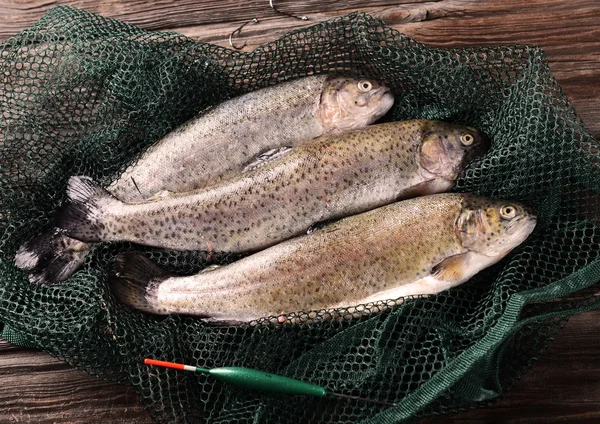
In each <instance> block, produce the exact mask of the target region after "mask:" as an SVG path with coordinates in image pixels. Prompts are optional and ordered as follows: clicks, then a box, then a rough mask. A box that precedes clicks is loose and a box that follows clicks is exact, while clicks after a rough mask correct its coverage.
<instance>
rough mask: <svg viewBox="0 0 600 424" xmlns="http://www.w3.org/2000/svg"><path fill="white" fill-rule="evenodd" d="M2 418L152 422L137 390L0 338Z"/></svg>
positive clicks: (6, 420) (16, 420)
mask: <svg viewBox="0 0 600 424" xmlns="http://www.w3.org/2000/svg"><path fill="white" fill-rule="evenodd" d="M0 381H1V382H2V384H0V399H2V403H1V405H2V407H1V408H0V422H2V423H19V422H21V423H40V424H46V423H48V424H50V423H58V422H59V423H66V422H69V423H82V424H83V423H91V422H94V423H117V422H118V423H127V424H142V423H150V422H151V419H150V415H149V414H148V412H146V410H145V409H144V408H143V407H142V405H141V404H140V402H139V400H138V398H137V395H136V393H135V390H133V389H132V388H130V387H125V386H121V385H118V384H114V383H109V382H106V381H104V380H102V379H100V378H97V377H92V376H90V375H88V374H86V373H84V372H82V371H79V370H76V369H73V368H71V367H70V366H68V365H67V364H65V363H63V362H61V361H59V360H57V359H54V358H52V357H51V356H49V355H48V354H46V353H44V352H39V351H37V350H33V349H26V348H21V347H17V346H13V345H10V344H8V343H7V342H5V341H4V340H0Z"/></svg>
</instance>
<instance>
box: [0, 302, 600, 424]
mask: <svg viewBox="0 0 600 424" xmlns="http://www.w3.org/2000/svg"><path fill="white" fill-rule="evenodd" d="M599 333H600V310H596V311H593V312H588V313H585V314H581V315H578V316H575V317H573V318H572V319H571V320H570V322H569V323H568V324H567V326H566V327H565V329H564V330H563V331H562V332H561V333H560V334H559V335H558V337H557V339H556V341H555V342H554V343H552V344H551V345H550V347H549V348H548V351H547V352H545V353H544V355H543V356H542V358H541V359H540V360H539V361H538V362H537V363H536V364H535V365H534V366H533V368H532V369H531V370H530V371H529V372H528V373H527V374H526V375H525V376H524V377H523V379H522V380H521V381H520V382H518V383H517V384H516V385H515V387H514V388H513V389H512V390H511V391H510V392H508V393H507V394H506V395H504V397H503V398H502V399H500V400H499V401H498V402H497V403H496V404H494V405H492V406H490V407H488V408H485V409H477V410H472V411H469V412H464V413H461V414H458V415H456V416H453V417H441V418H428V419H424V420H422V423H421V424H437V423H448V424H469V423H476V422H479V423H489V422H501V423H504V424H538V423H539V424H544V423H547V424H554V423H556V424H558V423H569V424H577V423H592V422H600V385H599V383H598V382H599V381H600V366H599V365H598V358H600V338H598V337H597V335H598V334H599ZM0 381H2V384H1V385H0V399H2V407H1V408H0V422H3V423H5V422H28V423H40V424H46V423H54V422H69V423H73V424H87V423H89V422H98V423H100V422H101V423H113V422H114V423H117V422H118V423H121V424H146V423H150V422H152V420H151V418H150V415H149V414H148V412H146V411H145V410H144V409H143V407H142V406H141V404H140V402H139V401H138V400H137V398H136V395H135V391H134V390H133V389H132V388H129V387H125V386H121V385H118V384H113V383H107V382H104V381H102V380H100V379H99V378H96V377H92V376H90V375H88V374H86V373H84V372H82V371H78V370H75V369H72V368H70V367H69V366H68V365H66V364H64V363H62V362H60V361H58V360H57V359H54V358H52V357H50V356H48V355H47V354H45V353H42V352H38V351H35V350H32V349H25V348H20V347H15V346H11V345H9V344H8V343H6V342H4V341H0ZM90 417H93V420H91V418H90Z"/></svg>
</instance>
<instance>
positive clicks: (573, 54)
mask: <svg viewBox="0 0 600 424" xmlns="http://www.w3.org/2000/svg"><path fill="white" fill-rule="evenodd" d="M57 4H64V5H70V6H75V7H79V8H82V9H85V10H89V11H92V12H96V13H100V14H102V15H103V16H107V17H115V18H119V19H121V20H123V21H125V22H128V23H132V24H135V25H138V26H140V27H142V28H145V29H148V30H161V31H177V32H180V33H182V34H184V35H187V36H189V37H192V38H194V39H196V40H199V41H206V42H211V43H215V44H218V45H222V46H228V35H229V34H230V33H231V32H232V31H234V30H235V29H236V28H237V27H239V25H240V23H243V22H245V21H248V20H250V19H252V18H253V17H258V18H259V19H261V22H260V23H258V24H250V25H247V26H246V27H244V29H243V32H242V37H243V41H246V42H247V43H248V45H247V46H246V48H245V50H250V49H253V48H255V47H256V46H258V45H259V44H262V43H265V42H268V41H273V40H274V39H276V38H277V37H279V36H281V35H283V34H284V33H286V32H288V31H290V30H292V29H297V28H301V27H303V26H306V25H308V24H313V23H317V22H320V21H324V20H326V19H330V18H332V17H335V16H341V15H344V14H346V13H348V12H350V11H352V10H357V9H360V10H363V11H366V12H370V13H372V14H373V15H374V16H377V17H379V18H381V19H383V20H384V21H385V22H386V23H387V24H388V25H390V26H392V27H393V28H395V29H397V30H399V31H401V32H403V33H405V34H406V35H409V36H411V37H414V38H415V39H416V40H418V41H420V42H423V43H425V44H428V45H431V46H437V47H458V46H475V45H498V44H537V45H540V46H541V47H543V48H544V50H545V52H546V54H547V56H548V59H549V61H550V67H551V69H552V71H553V72H554V74H555V76H556V78H557V80H558V81H559V83H560V84H561V86H562V87H563V89H564V91H565V92H566V93H567V96H568V97H569V99H570V100H571V101H572V102H573V104H574V106H575V108H576V109H577V110H578V112H579V114H580V116H581V117H582V119H583V120H584V122H585V123H586V124H587V125H588V127H589V128H590V130H591V131H592V133H593V134H595V135H596V136H599V135H600V120H599V119H598V115H597V114H595V112H597V111H598V110H600V84H598V81H600V25H598V22H600V7H598V2H597V0H577V1H574V2H573V1H572V2H565V1H563V0H530V1H522V2H515V1H510V0H502V1H464V0H447V1H437V2H435V1H430V2H428V1H423V0H421V1H415V0H404V1H390V0H376V1H369V2H367V1H364V0H351V1H347V2H344V3H343V5H341V3H340V2H337V1H332V0H324V1H320V0H309V1H304V2H294V1H290V0H282V1H278V2H276V5H277V6H278V7H279V8H280V9H281V10H285V11H288V12H292V13H295V14H298V15H300V14H305V15H308V16H309V18H310V21H308V22H305V21H300V20H296V19H293V18H289V17H286V16H281V15H278V14H276V13H275V12H273V11H272V10H271V9H270V8H269V7H268V2H267V1H266V0H251V1H248V2H237V1H235V0H224V1H215V0H200V1H196V0H180V1H174V0H159V1H155V2H152V3H151V4H150V3H147V2H146V1H143V0H134V1H126V0H106V1H102V2H97V1H95V0H69V1H60V2H53V1H47V0H35V1H26V0H20V1H14V0H13V1H10V0H0V22H1V23H2V25H1V26H0V39H5V38H7V37H9V36H10V35H13V34H15V33H16V32H18V31H19V30H21V29H24V28H26V27H27V26H29V25H31V24H32V23H34V22H35V21H36V20H37V19H39V18H40V17H41V16H42V15H43V13H45V12H46V11H47V10H48V9H49V8H50V7H51V6H54V5H57ZM239 42H240V43H241V42H242V40H240V41H239Z"/></svg>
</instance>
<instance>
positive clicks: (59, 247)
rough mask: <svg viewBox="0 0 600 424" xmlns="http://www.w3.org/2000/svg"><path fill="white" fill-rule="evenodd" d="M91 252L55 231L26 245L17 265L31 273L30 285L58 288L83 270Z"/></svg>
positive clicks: (40, 236) (16, 262) (18, 252)
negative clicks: (82, 267)
mask: <svg viewBox="0 0 600 424" xmlns="http://www.w3.org/2000/svg"><path fill="white" fill-rule="evenodd" d="M90 248H91V245H89V244H87V243H83V242H81V241H79V240H75V239H72V238H70V237H67V236H65V235H64V234H61V233H60V232H58V230H56V229H55V230H53V231H47V232H44V233H42V234H40V235H38V236H36V237H34V238H32V239H30V240H28V241H26V242H25V243H23V244H22V245H21V247H19V250H18V251H17V253H16V254H15V265H16V266H17V268H20V269H22V270H24V271H30V272H31V273H30V275H29V281H31V282H32V283H34V284H45V285H50V284H56V283H59V282H61V281H63V280H66V279H67V278H68V277H69V276H70V275H71V274H73V272H75V271H76V270H77V269H78V268H79V267H80V266H81V264H82V263H83V260H84V258H85V256H86V254H87V252H88V251H89V250H90Z"/></svg>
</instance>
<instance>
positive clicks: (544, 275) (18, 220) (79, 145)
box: [0, 7, 600, 423]
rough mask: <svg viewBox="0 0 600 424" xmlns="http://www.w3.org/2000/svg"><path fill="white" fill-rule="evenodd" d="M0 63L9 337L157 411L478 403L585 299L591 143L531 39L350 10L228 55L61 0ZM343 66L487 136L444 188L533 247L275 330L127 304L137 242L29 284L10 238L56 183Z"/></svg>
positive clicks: (341, 409) (41, 217) (427, 411)
mask: <svg viewBox="0 0 600 424" xmlns="http://www.w3.org/2000/svg"><path fill="white" fill-rule="evenodd" d="M0 57H1V58H0V67H1V80H0V112H1V114H0V126H1V127H2V137H1V138H0V150H1V152H0V157H1V158H2V163H1V166H0V234H1V237H0V276H1V277H0V321H1V322H3V323H4V324H5V332H4V336H5V337H7V338H9V339H10V340H14V341H18V342H20V343H27V344H30V345H33V346H36V347H38V348H41V349H43V350H45V351H47V352H48V353H50V354H51V355H54V356H56V357H58V358H61V359H63V360H65V361H67V362H68V363H69V364H71V365H73V366H75V367H77V368H79V369H82V370H85V371H87V372H88V373H90V374H93V375H98V376H101V377H102V378H105V379H109V380H112V381H117V382H120V383H125V384H129V385H131V386H133V387H135V389H136V390H137V392H138V393H139V395H140V397H141V398H142V400H143V402H144V403H145V405H146V406H147V408H148V410H149V411H150V413H151V414H152V416H153V417H154V418H155V419H156V420H157V421H159V422H215V423H227V422H286V423H290V422H294V423H302V422H322V423H338V422H373V423H375V422H386V423H390V422H402V421H405V420H412V419H414V417H415V416H417V417H418V416H427V415H433V414H442V413H451V412H456V411H459V410H462V409H465V408H469V407H473V406H475V405H485V404H486V401H488V400H490V399H493V398H494V397H496V396H498V395H499V394H500V393H501V392H503V391H505V390H507V389H509V388H510V387H511V385H512V384H513V383H514V382H515V381H516V380H517V379H518V378H519V377H520V375H521V374H522V373H523V372H524V371H526V369H527V368H528V367H529V366H530V364H531V361H532V359H533V358H535V357H536V356H538V355H539V354H540V353H541V352H542V351H543V349H544V348H545V346H546V345H547V343H548V342H549V341H550V339H551V338H552V336H553V335H555V334H556V332H557V331H558V330H559V328H560V327H561V325H564V323H565V322H566V319H567V318H568V316H570V315H572V314H574V313H577V312H581V311H585V310H589V309H592V308H595V307H597V306H598V303H599V301H598V297H597V296H596V295H595V293H594V291H593V287H592V286H593V285H594V283H596V282H597V281H598V280H599V279H600V260H599V258H598V256H599V255H600V227H599V225H600V201H599V199H600V197H599V196H600V162H599V160H598V159H599V153H598V149H599V146H598V142H597V141H596V140H595V139H594V138H593V137H592V135H591V134H590V132H589V131H588V129H586V127H585V125H584V124H583V123H582V121H581V119H580V118H579V117H578V116H577V114H576V112H575V110H574V109H573V107H572V105H571V104H570V103H569V101H568V100H567V98H566V96H565V95H564V93H563V92H562V91H561V89H560V87H559V86H558V84H557V82H556V81H555V79H554V78H553V76H552V75H551V73H550V70H549V68H548V64H547V61H546V58H545V56H544V53H543V52H542V51H541V50H540V49H539V48H537V47H533V46H504V47H481V48H454V49H434V48H429V47H426V46H424V45H422V44H419V43H417V42H415V41H414V40H412V39H410V38H408V37H405V36H403V35H402V34H400V33H398V32H397V31H395V30H393V29H391V28H389V27H387V26H385V25H384V24H383V23H382V22H381V21H379V20H377V19H374V18H373V17H371V16H369V15H366V14H364V13H359V12H357V13H352V14H350V15H348V16H344V17H341V18H337V19H333V20H331V21H328V22H324V23H321V24H318V25H315V26H311V27H308V28H305V29H302V30H299V31H294V32H292V33H290V34H288V35H285V36H283V37H282V38H280V39H279V40H277V41H275V42H273V43H269V44H266V45H264V46H261V47H259V48H257V49H256V50H254V51H253V52H250V53H240V52H236V51H232V50H228V49H225V48H222V47H218V46H214V45H210V44H204V43H196V42H194V41H192V40H190V39H188V38H186V37H183V36H181V35H179V34H174V33H152V32H147V31H143V30H141V29H139V28H136V27H134V26H131V25H127V24H124V23H122V22H119V21H116V20H113V19H105V18H102V17H99V16H97V15H94V14H91V13H87V12H84V11H80V10H77V9H72V8H68V7H55V8H53V9H51V10H50V11H49V12H48V13H47V14H46V15H45V16H44V17H43V18H42V19H41V20H40V21H39V22H38V23H37V24H35V25H33V26H32V27H31V28H29V29H27V30H25V31H22V32H21V33H19V34H18V35H16V36H15V37H13V38H11V39H9V40H7V41H6V42H4V44H3V45H2V47H1V53H0ZM335 72H339V73H342V72H343V73H352V74H356V75H367V76H371V77H375V78H378V79H380V80H383V81H385V82H387V83H388V84H390V85H391V86H392V87H393V88H394V90H395V93H396V96H397V97H396V98H397V99H396V103H395V105H394V107H393V109H392V110H391V111H390V112H389V113H388V115H387V117H386V119H388V120H400V119H412V118H428V119H441V120H448V121H451V122H455V123H460V124H467V125H470V126H474V127H476V128H479V129H481V130H482V131H484V132H486V133H487V134H488V135H489V136H490V137H491V139H492V141H493V144H492V149H491V151H490V152H489V153H488V154H487V155H485V156H484V157H483V158H481V159H478V160H476V161H475V162H474V163H473V164H472V165H471V166H470V167H469V169H468V170H467V171H466V172H465V173H464V174H463V176H462V177H461V178H460V179H459V181H458V183H457V185H456V186H455V188H454V190H455V191H458V192H472V193H475V194H479V195H485V196H491V197H494V198H509V199H514V200H518V201H524V202H527V203H528V204H529V205H531V206H532V207H534V208H535V209H536V210H537V212H538V219H539V221H538V226H537V228H536V230H535V231H534V233H533V234H532V235H531V236H530V237H529V239H528V240H527V241H526V242H525V243H524V244H523V245H522V246H521V247H519V248H517V249H516V250H515V251H513V252H512V253H511V254H509V255H508V256H507V257H506V258H505V259H504V260H502V261H501V262H500V263H498V264H497V265H495V266H493V267H491V268H489V269H487V270H485V271H483V272H481V273H480V274H478V275H477V276H475V277H474V278H473V279H472V280H471V281H469V282H468V283H466V284H464V285H462V286H459V287H457V288H454V289H452V290H450V291H448V292H443V293H441V294H439V295H436V296H432V297H429V298H421V299H411V300H409V301H406V302H404V303H403V304H402V305H401V306H399V307H397V308H396V309H394V310H393V311H391V312H390V311H387V312H380V313H375V314H372V315H370V316H369V315H368V314H366V313H365V314H364V315H361V316H360V317H358V318H354V319H349V320H322V321H318V320H317V322H315V323H313V324H310V325H307V324H294V323H293V322H294V321H295V319H294V315H293V314H292V315H290V316H289V318H288V319H289V321H288V322H287V323H286V324H284V325H277V324H272V323H271V322H269V321H266V320H265V321H263V322H255V323H253V325H245V326H224V327H215V326H211V325H206V324H204V323H203V322H202V321H200V320H198V319H195V318H190V317H184V316H169V317H155V316H150V315H145V314H141V313H138V312H135V311H133V310H130V309H127V308H126V307H124V306H122V305H121V304H119V303H117V302H116V300H115V298H114V297H113V296H112V294H111V293H110V292H109V290H108V288H107V287H108V285H107V279H108V277H109V275H110V269H111V266H112V263H113V262H114V258H115V255H116V254H117V253H119V252H124V251H133V250H140V247H138V246H133V245H132V244H129V243H107V244H103V245H99V246H96V247H95V248H94V250H93V252H92V254H91V255H90V256H89V257H87V258H86V262H85V264H84V267H83V268H82V270H80V271H79V272H77V273H76V274H74V275H73V276H72V277H71V278H70V279H69V280H68V281H67V282H65V283H64V284H61V285H55V286H34V285H31V284H30V283H29V282H28V280H27V275H26V273H24V272H22V271H20V270H18V269H17V268H16V267H15V265H14V261H13V258H14V254H15V252H16V250H17V248H18V246H19V245H20V244H21V243H23V242H24V241H26V240H27V239H29V238H30V237H32V236H34V235H36V234H38V233H40V232H41V231H42V230H44V229H48V228H51V225H52V219H53V211H54V210H55V208H56V207H57V205H58V204H59V203H60V202H61V200H62V199H63V196H64V193H65V187H66V183H67V180H68V178H69V176H71V175H88V176H90V177H92V178H94V179H97V180H99V181H101V182H102V183H104V184H108V183H109V182H110V181H111V179H112V178H114V177H115V176H116V175H118V174H119V172H121V171H122V170H123V169H125V167H126V166H127V165H128V164H129V163H131V162H132V161H133V160H134V159H135V157H136V155H137V154H138V153H140V152H141V151H143V150H144V149H145V148H146V147H148V146H149V145H150V144H151V143H152V142H153V141H155V140H157V139H158V138H159V137H161V136H162V135H164V134H165V133H167V132H168V131H169V130H171V129H173V128H174V127H175V126H177V125H178V124H180V123H182V122H184V121H185V120H187V119H189V118H190V117H192V116H193V115H195V114H197V113H199V112H201V111H202V110H205V109H206V108H208V107H210V106H211V105H214V104H216V103H218V102H220V101H222V100H224V99H226V98H230V97H232V96H234V95H237V94H241V93H243V92H246V91H249V90H254V89H257V88H260V87H264V86H267V85H271V84H276V83H277V82H280V81H285V80H289V79H292V78H297V77H301V76H306V75H310V74H314V73H335ZM141 250H142V251H144V252H146V253H147V254H148V256H150V257H151V258H152V259H153V260H154V261H155V262H157V263H158V264H160V265H162V266H164V267H166V268H168V269H169V270H171V271H176V272H182V273H191V272H197V271H199V270H201V269H202V268H203V267H204V266H205V265H206V264H207V263H209V261H208V259H210V262H211V263H226V262H228V261H231V260H233V259H234V257H233V256H227V255H221V256H217V257H213V258H207V257H206V255H205V254H203V253H196V252H173V251H164V250H160V249H152V248H142V249H141ZM365 253H366V254H368V251H367V252H365ZM365 312H368V310H367V311H365ZM321 313H322V312H321ZM143 357H154V358H160V359H164V360H170V361H176V362H183V363H189V364H194V365H197V366H200V367H206V368H212V367H217V366H244V367H250V368H256V369H260V370H264V371H268V372H272V373H276V374H281V375H285V376H289V377H293V378H297V379H300V380H303V381H306V382H311V383H315V384H319V385H324V386H326V387H327V389H329V390H331V391H336V392H343V393H346V394H355V395H361V396H363V397H368V398H372V399H378V400H381V401H388V402H397V406H396V407H392V408H390V407H385V406H380V405H374V404H368V403H364V402H361V401H358V400H352V399H348V400H340V399H320V398H302V399H300V398H293V397H289V396H280V395H275V394H265V393H258V392H251V391H245V390H242V389H236V388H234V387H231V386H228V385H224V384H222V383H219V382H216V381H215V380H213V379H212V378H211V377H210V376H208V377H207V376H203V375H191V374H189V375H188V374H185V375H184V374H183V373H178V372H177V371H173V370H166V369H165V370H163V369H152V372H151V373H150V372H149V369H148V368H147V366H145V365H143V364H142V363H141V362H140V358H143Z"/></svg>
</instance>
